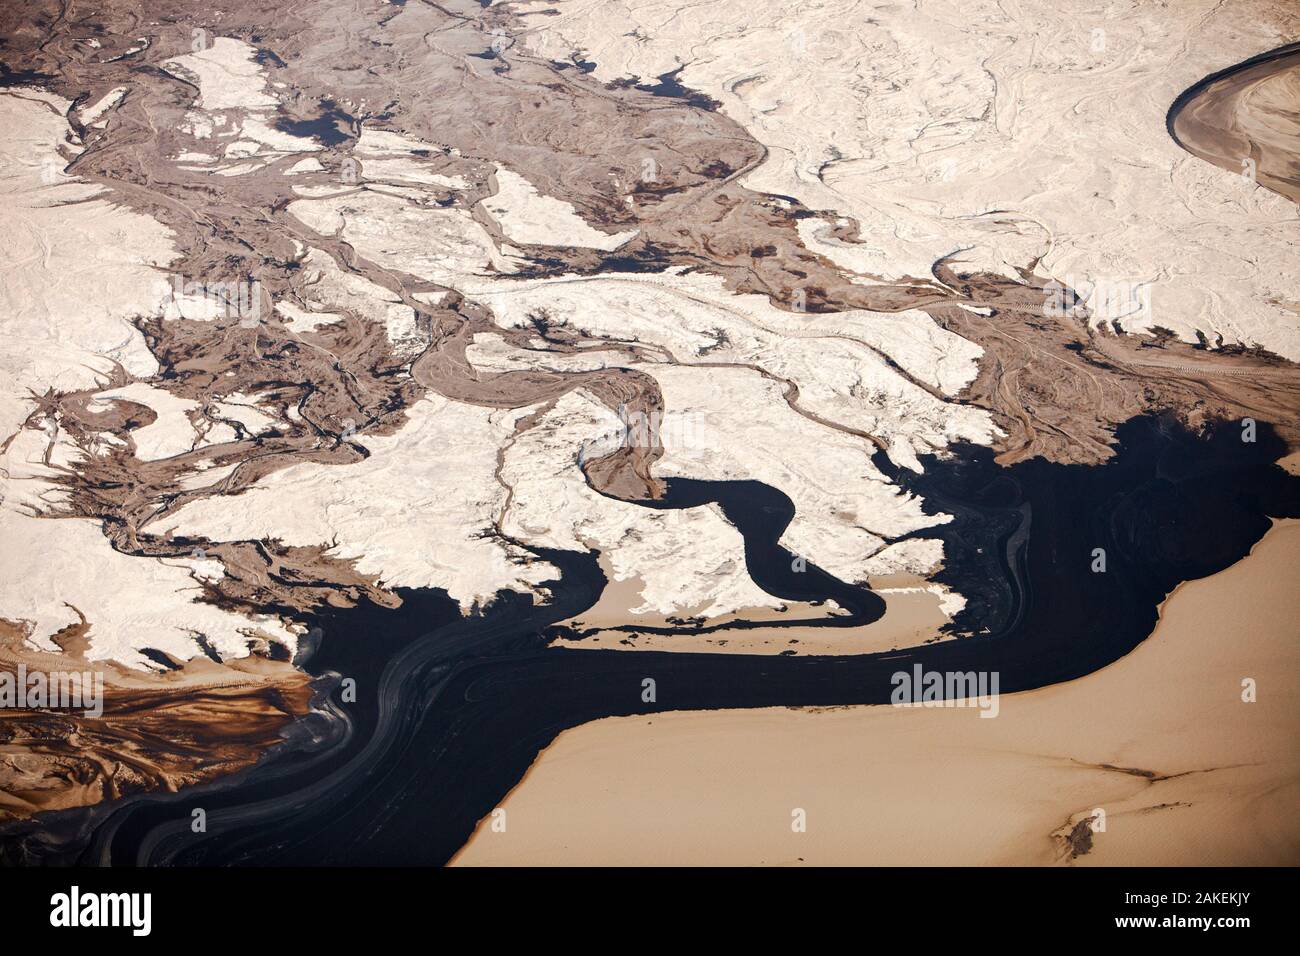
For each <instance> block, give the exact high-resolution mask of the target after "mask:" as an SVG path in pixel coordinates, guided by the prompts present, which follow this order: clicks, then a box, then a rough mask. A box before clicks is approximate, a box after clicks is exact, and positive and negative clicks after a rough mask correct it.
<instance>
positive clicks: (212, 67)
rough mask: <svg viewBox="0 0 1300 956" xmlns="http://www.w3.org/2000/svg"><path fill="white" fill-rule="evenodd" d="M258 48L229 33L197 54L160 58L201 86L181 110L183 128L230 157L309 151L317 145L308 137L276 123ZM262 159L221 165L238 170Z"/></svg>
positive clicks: (257, 166)
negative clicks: (190, 104)
mask: <svg viewBox="0 0 1300 956" xmlns="http://www.w3.org/2000/svg"><path fill="white" fill-rule="evenodd" d="M256 57H257V48H256V47H254V46H252V45H250V44H248V43H245V42H244V41H243V40H236V39H234V38H232V37H215V38H213V40H212V42H211V44H210V45H209V46H208V47H207V48H206V49H204V50H201V51H199V52H197V53H187V54H185V55H184V56H178V57H174V58H173V59H170V60H167V61H165V62H164V63H163V66H164V67H165V68H166V69H168V70H171V71H172V72H175V73H178V74H182V75H185V76H186V77H188V78H190V79H192V80H193V81H194V82H195V83H196V84H197V85H198V87H199V96H198V99H197V100H196V101H195V102H194V105H193V107H192V108H191V109H190V111H189V112H188V113H186V114H185V123H184V126H183V129H184V130H185V131H186V132H188V133H189V134H190V135H192V136H194V137H195V138H196V139H204V140H206V139H211V140H213V141H214V148H217V149H220V150H222V153H223V155H224V156H226V157H228V158H239V157H250V156H258V157H261V158H263V159H273V158H276V157H277V156H281V155H284V154H286V153H303V152H313V151H316V150H319V149H321V146H320V145H319V144H318V143H316V142H314V141H313V140H311V139H306V138H303V137H300V136H292V135H290V134H288V133H282V132H280V131H279V130H277V129H275V127H274V125H273V124H274V120H275V115H276V111H277V110H278V109H279V106H280V104H279V101H278V100H277V99H276V98H275V97H274V96H272V95H271V93H270V92H269V90H268V85H267V80H266V74H265V72H264V71H263V69H262V66H261V64H259V63H258V62H257V59H256ZM264 165H265V162H259V163H253V164H246V165H245V166H234V167H226V168H224V169H219V170H217V172H219V173H222V174H225V175H240V174H242V173H244V172H250V171H252V170H254V169H260V168H262V166H264Z"/></svg>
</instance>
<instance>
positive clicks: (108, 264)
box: [0, 89, 176, 437]
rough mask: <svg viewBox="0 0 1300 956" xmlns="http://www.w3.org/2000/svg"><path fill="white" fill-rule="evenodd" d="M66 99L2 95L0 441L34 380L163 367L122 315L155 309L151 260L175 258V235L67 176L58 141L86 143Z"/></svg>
mask: <svg viewBox="0 0 1300 956" xmlns="http://www.w3.org/2000/svg"><path fill="white" fill-rule="evenodd" d="M71 105H72V104H71V103H70V102H69V101H68V100H64V99H62V98H60V97H57V96H54V95H52V94H49V93H42V92H40V91H36V90H31V89H24V90H22V91H21V92H16V91H10V92H0V128H3V129H4V130H5V138H4V142H3V143H2V144H0V208H2V209H3V211H4V218H5V226H6V228H5V229H4V230H0V277H3V281H0V314H3V315H4V317H5V335H4V339H3V342H0V437H2V436H7V435H9V434H11V433H12V432H13V431H14V430H15V429H16V428H18V426H19V425H20V424H21V422H22V421H23V419H24V418H26V417H27V414H28V411H29V405H28V401H27V390H28V388H29V387H30V388H36V390H37V391H44V390H45V389H46V388H48V387H53V388H57V389H61V390H74V389H79V388H88V387H91V386H93V385H94V384H95V383H96V381H98V380H99V379H97V376H96V371H98V372H100V373H107V372H109V371H110V370H111V369H112V363H113V362H114V361H116V362H119V363H121V365H122V366H123V367H124V368H125V369H126V370H127V371H128V372H130V373H132V374H133V375H136V376H139V377H146V376H149V375H152V374H154V373H155V372H156V371H157V370H158V363H157V361H156V360H155V359H154V357H153V355H152V354H150V352H149V350H148V348H147V347H146V346H145V342H144V338H143V337H142V336H141V335H140V333H139V332H138V331H136V329H135V328H134V327H133V326H132V325H131V324H130V322H129V319H130V318H131V317H132V316H135V315H147V314H152V313H154V312H156V311H157V310H158V308H159V305H160V303H161V301H162V297H163V295H164V292H163V291H162V288H161V285H160V283H159V281H158V280H159V272H158V271H157V268H163V267H166V266H167V264H168V263H170V262H172V261H173V260H174V259H175V258H176V251H175V249H174V248H173V246H172V244H171V241H170V240H171V233H170V232H169V231H168V230H167V229H166V228H164V227H163V226H162V225H161V224H160V223H158V222H156V221H155V220H153V219H150V218H149V217H147V216H142V215H139V214H138V213H135V212H132V211H130V210H129V209H126V208H125V207H122V206H118V205H116V204H114V203H112V202H109V201H107V200H106V199H105V198H100V197H102V196H104V191H103V189H102V188H101V187H99V186H96V185H93V184H90V183H84V182H81V181H80V180H78V179H76V178H75V177H71V176H67V175H65V174H64V173H63V171H62V170H63V167H64V166H65V165H66V164H67V162H68V160H67V159H64V158H62V157H61V156H60V155H59V153H58V147H59V146H63V147H64V148H65V149H66V150H67V151H68V152H69V154H70V155H75V153H77V152H80V150H81V146H80V144H79V143H78V142H76V140H75V137H74V136H73V135H72V132H71V130H70V128H69V126H68V123H67V120H66V119H65V114H66V113H67V110H68V109H69V108H70V107H71ZM65 203H76V204H77V205H76V206H75V209H76V214H75V215H71V214H69V211H68V209H67V208H61V207H62V204H65ZM155 267H157V268H155Z"/></svg>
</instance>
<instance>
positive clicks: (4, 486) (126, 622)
mask: <svg viewBox="0 0 1300 956" xmlns="http://www.w3.org/2000/svg"><path fill="white" fill-rule="evenodd" d="M51 443H53V444H54V445H55V451H56V454H54V455H53V456H52V457H53V458H54V459H55V460H56V462H57V461H58V460H59V459H61V460H62V461H63V462H64V463H67V462H69V461H71V460H72V459H74V458H75V457H76V456H77V451H76V449H75V448H72V447H71V446H70V445H69V444H68V442H67V440H66V439H65V438H62V437H61V436H59V435H58V434H57V433H56V434H55V435H54V436H53V437H51V436H49V435H48V434H47V433H45V432H43V431H38V430H33V429H27V430H24V431H22V432H19V433H18V434H17V436H15V438H14V440H13V442H12V443H11V444H10V446H9V448H8V449H6V451H5V453H4V458H3V480H2V481H0V494H3V496H4V501H3V504H0V538H2V539H3V540H4V542H5V553H4V557H3V559H2V560H3V574H2V575H0V617H3V618H4V619H6V620H9V621H14V622H17V623H19V624H20V625H22V626H23V627H24V630H25V631H26V632H27V637H28V641H29V642H30V643H31V644H33V645H35V646H36V647H38V648H40V649H42V650H45V651H50V652H54V653H58V650H59V649H58V646H57V645H56V644H54V642H53V641H52V640H51V638H52V636H53V635H54V634H56V633H57V632H58V631H60V630H62V629H63V628H65V627H68V626H69V625H73V624H77V623H79V622H80V621H81V617H79V616H78V612H80V614H81V615H84V616H85V619H86V621H88V622H89V625H90V627H89V630H88V639H89V642H90V649H89V650H88V652H87V659H88V660H92V661H99V660H115V661H118V662H119V663H122V664H125V665H127V666H129V667H137V668H143V669H157V668H158V666H159V665H157V664H156V663H154V662H152V661H150V660H149V659H148V658H146V657H145V656H144V655H143V654H141V653H140V648H146V647H152V648H157V649H158V650H160V651H163V652H165V653H166V654H168V655H170V656H171V657H173V658H175V659H176V660H182V661H183V660H188V659H190V658H191V657H195V656H197V655H199V654H202V653H203V649H202V648H201V647H200V645H199V644H198V642H197V641H196V640H195V636H196V635H200V634H201V635H203V636H204V637H205V638H206V639H207V641H208V642H209V643H210V644H211V646H212V647H213V648H214V649H215V650H216V652H217V653H218V654H220V655H221V656H222V657H223V658H236V657H246V656H247V655H248V653H249V647H248V644H249V641H250V640H257V639H262V640H273V641H278V642H280V643H282V644H284V645H286V646H287V647H289V648H290V649H291V650H292V649H293V648H294V647H295V646H296V635H295V634H294V633H293V632H292V631H291V630H289V629H288V628H286V627H284V626H283V625H282V624H281V623H280V622H279V621H278V620H277V619H276V618H274V617H260V616H259V617H244V616H241V615H238V614H232V613H230V612H228V611H223V610H221V609H220V608H217V607H215V606H213V605H210V604H200V603H196V602H195V601H194V598H196V597H198V596H199V595H200V593H201V591H200V587H199V585H198V583H197V582H196V581H195V580H194V578H193V577H192V576H191V573H190V572H191V571H192V570H193V571H195V572H196V573H198V574H201V575H205V576H209V577H211V576H213V575H214V574H216V573H217V572H218V571H219V565H218V566H217V567H216V568H213V567H211V565H213V564H215V562H212V561H210V560H208V561H205V562H195V561H192V560H189V561H187V560H159V559H151V558H140V557H133V556H131V555H126V554H122V553H120V552H118V551H115V550H113V548H112V547H111V546H110V545H109V542H108V540H107V539H106V538H105V537H104V535H103V532H102V531H101V529H100V527H99V524H98V523H97V522H95V521H89V520H86V519H82V518H43V517H32V516H31V512H32V510H33V509H44V508H47V507H49V506H50V505H51V504H54V503H57V500H58V498H59V497H60V495H59V493H58V492H55V491H54V490H53V489H52V487H51V485H50V484H49V479H50V478H51V477H52V476H53V474H54V471H53V470H52V469H51V468H50V467H48V466H46V465H45V464H44V463H43V461H42V456H43V454H44V452H45V451H46V449H47V447H48V446H49V445H50V444H51Z"/></svg>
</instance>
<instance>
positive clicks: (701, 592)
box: [502, 390, 783, 617]
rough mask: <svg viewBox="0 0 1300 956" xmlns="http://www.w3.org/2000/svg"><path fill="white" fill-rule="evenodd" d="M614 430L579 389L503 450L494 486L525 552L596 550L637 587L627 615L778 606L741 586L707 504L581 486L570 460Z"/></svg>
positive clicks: (736, 553) (724, 533)
mask: <svg viewBox="0 0 1300 956" xmlns="http://www.w3.org/2000/svg"><path fill="white" fill-rule="evenodd" d="M620 427H621V422H620V420H619V418H618V416H617V415H615V414H614V413H613V412H611V411H610V410H609V409H608V408H606V407H605V406H604V405H602V404H601V403H600V402H598V401H597V400H596V399H594V398H593V397H592V396H590V395H588V394H587V393H586V392H585V391H583V390H578V391H574V392H569V393H567V394H565V395H564V396H563V397H562V398H561V399H560V400H559V401H558V402H557V403H556V404H555V407H554V408H553V409H552V410H551V411H549V412H548V413H547V414H546V415H545V416H544V417H543V418H542V420H541V421H540V422H539V423H538V424H537V425H535V426H534V427H533V428H531V429H529V430H528V431H526V432H524V433H523V434H522V435H521V436H520V437H519V438H518V440H517V441H515V442H514V443H513V444H512V445H511V446H510V448H509V449H508V450H507V452H506V456H505V462H504V466H503V468H502V479H503V480H504V481H505V483H506V484H507V485H509V486H510V487H511V488H512V489H513V490H514V496H513V498H512V500H511V505H510V509H509V511H508V512H507V513H506V520H505V522H504V525H503V529H504V530H505V532H506V533H507V534H509V535H511V536H513V537H516V538H519V539H520V540H522V541H525V542H527V543H529V544H532V545H537V546H542V547H547V548H562V549H565V550H570V551H587V550H593V549H594V550H598V551H600V552H601V553H602V554H603V555H604V556H605V557H606V559H607V561H608V563H609V565H610V567H611V568H612V570H613V578H612V580H614V581H616V582H617V581H625V580H632V579H637V580H639V581H640V583H641V585H642V587H641V591H640V595H641V598H642V603H641V604H640V605H638V606H636V607H633V608H631V609H630V611H631V613H633V614H652V613H653V614H661V615H669V614H675V613H679V612H682V611H686V610H690V611H691V612H692V613H694V614H697V615H700V616H703V617H716V616H719V615H722V614H728V613H731V612H732V611H738V610H740V609H742V608H756V607H779V606H781V605H782V603H783V602H781V601H779V600H778V599H776V598H774V597H772V596H771V595H770V594H768V593H766V592H765V591H763V590H762V589H760V588H759V587H758V586H757V585H755V584H754V582H753V581H752V580H751V579H750V577H749V575H748V573H747V571H746V568H745V560H744V541H743V540H742V538H741V536H740V533H739V532H738V531H736V529H735V528H733V527H732V526H731V525H730V524H729V523H728V522H727V521H726V519H725V518H723V517H722V514H721V512H720V511H719V510H718V509H717V508H716V506H709V507H704V508H687V509H683V510H676V511H656V510H652V509H649V508H644V507H642V506H640V505H635V504H631V503H630V502H625V501H619V500H616V499H612V498H607V497H605V496H604V495H601V494H600V493H599V492H596V491H594V490H593V489H592V488H591V487H590V486H589V485H588V484H587V482H586V480H585V479H584V477H583V475H582V472H581V471H580V470H579V468H578V456H579V454H580V453H581V452H582V451H583V450H584V449H588V450H590V451H591V452H592V453H596V452H597V451H598V450H599V449H600V447H601V446H602V445H603V444H605V441H602V439H604V440H608V438H609V437H610V436H612V435H614V434H615V433H617V431H618V430H619V429H620Z"/></svg>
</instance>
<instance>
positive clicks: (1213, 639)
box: [455, 521, 1300, 865]
mask: <svg viewBox="0 0 1300 956" xmlns="http://www.w3.org/2000/svg"><path fill="white" fill-rule="evenodd" d="M1298 579H1300V521H1285V522H1279V523H1278V525H1277V526H1276V527H1275V528H1274V529H1273V530H1272V531H1271V532H1270V533H1269V534H1268V535H1267V536H1266V537H1265V538H1264V539H1263V540H1262V541H1261V542H1260V543H1259V545H1257V546H1256V548H1255V550H1254V552H1252V554H1251V555H1250V556H1249V557H1248V558H1246V559H1245V560H1243V561H1241V562H1239V563H1238V564H1237V565H1235V566H1233V567H1232V568H1229V569H1228V570H1226V571H1224V572H1222V573H1221V574H1218V575H1215V576H1214V577H1212V578H1208V579H1205V580H1202V581H1197V582H1191V583H1188V584H1185V585H1183V586H1182V587H1180V588H1179V589H1178V590H1177V591H1175V592H1174V594H1173V595H1172V596H1171V597H1170V598H1169V599H1168V600H1167V601H1166V602H1165V604H1164V606H1163V608H1162V620H1161V622H1160V624H1159V626H1158V627H1157V630H1156V632H1155V634H1154V635H1153V636H1152V637H1151V638H1150V639H1148V640H1147V641H1146V642H1145V643H1143V644H1142V645H1141V646H1140V647H1139V648H1138V649H1137V650H1135V651H1134V652H1133V653H1132V654H1130V655H1129V656H1128V657H1126V658H1124V659H1122V660H1120V661H1118V662H1116V663H1114V664H1112V665H1110V666H1109V667H1107V668H1105V669H1103V670H1102V671H1099V672H1097V673H1095V674H1092V675H1090V676H1088V677H1085V678H1082V679H1080V680H1077V681H1073V682H1071V683H1069V684H1064V685H1058V686H1054V687H1049V688H1044V689H1041V690H1037V691H1032V692H1029V693H1024V694H1015V695H1007V696H1005V697H1004V698H1003V699H1002V701H1001V713H1000V716H998V717H997V718H995V719H982V718H980V717H979V716H978V713H979V712H978V711H977V710H974V709H950V710H919V709H908V710H902V709H893V708H888V707H862V708H843V709H837V710H831V711H821V712H814V711H806V710H805V711H791V710H785V709H765V710H751V711H730V712H713V713H701V712H695V713H678V714H668V715H664V716H658V717H652V718H649V719H647V718H616V719H609V720H602V721H598V722H596V723H592V724H588V725H586V726H583V727H580V728H577V729H574V730H570V731H568V732H566V733H564V734H563V735H561V737H560V738H559V739H558V740H557V741H556V743H555V744H554V745H553V746H552V747H551V748H550V749H548V750H547V751H546V752H545V753H544V754H543V755H542V756H541V758H539V760H538V762H537V763H536V764H535V765H534V767H533V769H532V770H531V771H530V773H529V775H528V776H527V777H526V778H525V780H524V782H523V783H522V784H520V786H519V787H518V788H517V789H516V790H515V791H514V792H513V793H511V794H510V796H509V797H508V798H507V800H506V801H505V802H504V803H503V805H502V806H503V808H504V810H505V811H506V817H505V824H506V827H505V831H504V832H493V831H492V829H491V827H490V826H489V825H487V824H481V825H480V827H479V831H478V833H477V834H476V835H475V837H474V838H473V839H472V840H471V842H470V843H469V844H468V845H467V847H466V848H465V849H464V850H462V852H461V853H460V855H459V856H458V857H457V859H456V861H455V862H456V863H459V864H464V865H491V864H502V865H516V864H641V865H644V864H687V865H693V864H706V863H713V864H791V863H800V862H804V863H813V864H832V865H834V864H887V865H895V864H1051V863H1060V862H1071V861H1073V862H1074V863H1076V864H1137V865H1156V864H1172V865H1183V864H1187V865H1195V864H1206V865H1256V864H1280V865H1287V864H1290V865H1294V864H1296V863H1298V862H1300V822H1297V817H1296V813H1295V811H1296V809H1297V808H1298V807H1300V749H1298V748H1297V747H1296V739H1297V731H1300V709H1298V708H1297V702H1298V700H1300V646H1297V641H1296V638H1297V636H1298V635H1297V629H1298V625H1297V621H1300V592H1298V591H1297V588H1296V582H1297V580H1298ZM1247 677H1250V678H1254V679H1255V680H1256V682H1257V685H1258V701H1257V702H1255V703H1245V702H1243V701H1242V699H1241V696H1242V689H1241V685H1242V680H1243V678H1247ZM796 808H801V809H803V810H804V811H806V815H807V831H806V832H804V833H795V832H793V831H792V827H791V821H792V812H793V811H794V810H795V809H796ZM1096 808H1101V809H1103V810H1105V812H1106V818H1105V825H1106V829H1105V831H1104V832H1097V833H1094V834H1092V839H1091V847H1090V848H1089V849H1088V851H1087V852H1085V853H1083V854H1082V855H1078V856H1074V855H1073V854H1072V851H1071V847H1070V844H1069V842H1068V841H1067V839H1066V838H1067V835H1068V834H1069V833H1070V832H1071V830H1073V829H1075V827H1076V825H1077V823H1078V822H1079V821H1080V820H1083V819H1085V818H1086V817H1088V816H1089V815H1090V814H1092V812H1093V811H1094V809H1096Z"/></svg>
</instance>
